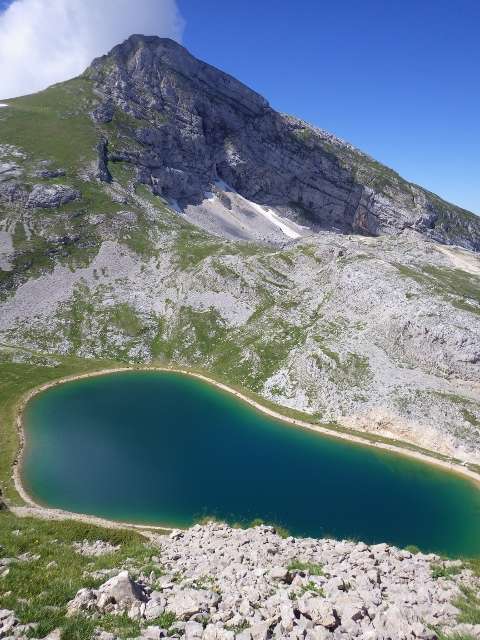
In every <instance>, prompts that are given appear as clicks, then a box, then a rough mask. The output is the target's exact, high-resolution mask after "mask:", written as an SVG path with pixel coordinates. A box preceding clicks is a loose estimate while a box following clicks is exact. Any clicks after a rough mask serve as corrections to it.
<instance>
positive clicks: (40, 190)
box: [27, 184, 80, 209]
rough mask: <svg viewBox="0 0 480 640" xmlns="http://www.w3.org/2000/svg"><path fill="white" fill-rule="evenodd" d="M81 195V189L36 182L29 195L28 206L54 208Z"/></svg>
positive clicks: (31, 207)
mask: <svg viewBox="0 0 480 640" xmlns="http://www.w3.org/2000/svg"><path fill="white" fill-rule="evenodd" d="M79 197H80V193H79V191H77V190H76V189H72V187H68V186H66V185H63V184H48V185H47V184H36V185H34V187H33V189H32V191H31V193H30V195H29V196H28V199H27V207H29V208H30V209H33V208H42V209H53V208H56V207H59V206H61V205H62V204H66V203H67V202H72V200H77V199H78V198H79Z"/></svg>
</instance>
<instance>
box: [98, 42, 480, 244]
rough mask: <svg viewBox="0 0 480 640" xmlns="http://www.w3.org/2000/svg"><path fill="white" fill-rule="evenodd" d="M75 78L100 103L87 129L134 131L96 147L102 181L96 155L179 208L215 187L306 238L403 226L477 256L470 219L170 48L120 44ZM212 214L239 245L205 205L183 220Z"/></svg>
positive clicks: (477, 231)
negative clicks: (117, 123)
mask: <svg viewBox="0 0 480 640" xmlns="http://www.w3.org/2000/svg"><path fill="white" fill-rule="evenodd" d="M86 77H87V78H89V79H90V80H91V81H93V83H94V86H95V92H96V94H97V96H98V97H99V100H100V102H99V104H98V105H97V106H96V107H95V109H94V111H93V114H92V116H93V118H94V119H95V121H96V122H98V123H101V124H106V123H109V122H112V120H113V119H114V118H115V117H117V118H118V117H121V118H123V119H125V118H131V120H132V121H133V123H134V125H135V126H134V127H133V128H132V130H131V136H130V137H127V136H123V137H121V138H113V137H109V139H108V142H107V143H106V144H108V152H106V144H105V145H102V146H101V149H100V157H99V166H100V169H99V174H98V175H99V177H100V178H101V179H103V180H105V179H108V175H106V174H105V172H104V171H103V170H102V169H101V167H102V166H103V164H104V162H105V159H104V157H105V153H108V159H109V160H111V161H114V162H115V161H124V162H125V161H126V162H128V163H130V164H131V165H132V166H134V167H135V170H136V180H137V181H138V182H140V183H144V184H147V185H149V186H151V187H152V188H153V191H154V193H156V194H159V195H161V196H163V197H165V198H166V199H167V200H169V201H170V202H176V203H178V205H179V206H180V208H181V209H182V210H185V209H186V208H188V205H201V204H202V203H204V202H205V200H208V199H209V200H212V198H211V194H212V193H218V191H219V190H220V192H223V194H225V191H226V192H227V195H226V204H225V195H223V200H224V205H225V207H226V209H227V210H229V211H230V212H231V211H232V208H233V209H236V210H237V213H238V209H239V208H240V209H242V207H243V208H245V203H241V205H240V206H239V205H238V203H236V204H235V203H233V204H232V201H231V197H229V195H228V193H229V192H230V193H231V192H238V193H239V194H240V195H241V196H243V197H244V198H246V199H247V200H249V201H253V202H254V203H257V204H260V205H263V206H264V207H268V208H273V210H274V212H275V213H277V214H278V213H279V214H281V215H282V216H286V217H287V218H288V219H291V220H293V221H294V222H297V223H300V225H301V226H302V227H308V229H309V230H312V231H317V230H320V229H328V230H335V231H340V232H342V233H351V232H354V233H362V234H368V235H379V234H396V233H398V232H400V231H402V230H403V229H406V228H413V229H415V230H417V231H420V232H421V233H422V234H425V235H427V236H429V237H431V238H434V239H436V240H438V241H440V242H444V243H449V244H452V243H453V244H459V245H461V246H463V247H467V248H470V249H474V250H478V249H479V248H480V220H479V219H478V218H477V217H476V216H474V215H473V214H469V213H468V212H465V211H463V210H461V209H459V208H458V207H455V206H453V205H450V204H448V203H446V202H444V201H442V200H441V199H440V198H438V197H437V196H435V195H433V194H430V193H428V192H427V191H425V190H424V189H422V188H420V187H417V186H416V185H413V184H410V183H408V182H406V181H405V180H403V179H402V178H400V176H398V175H397V174H395V172H393V171H391V170H390V169H388V168H387V167H384V166H382V165H380V164H379V163H377V162H375V161H374V160H373V159H371V158H370V157H368V156H366V155H365V154H363V153H361V152H360V151H358V150H356V149H355V148H353V147H352V146H351V145H349V144H347V143H345V142H342V141H341V140H339V139H337V138H335V137H334V136H332V135H329V134H327V133H326V132H324V131H321V130H318V129H315V128H313V127H311V126H310V125H308V124H307V123H304V122H302V121H300V120H297V119H295V118H293V117H289V116H286V115H283V114H280V113H277V112H276V111H274V110H273V109H272V108H271V107H270V106H269V105H268V103H267V102H266V101H265V99H264V98H262V97H261V96H259V95H258V94H256V93H255V92H253V91H251V90H250V89H248V88H247V87H246V86H244V85H243V84H241V83H240V82H238V81H237V80H235V79H234V78H232V77H231V76H228V75H226V74H225V73H222V72H221V71H219V70H217V69H215V68H214V67H211V66H210V65H208V64H205V63H203V62H200V61H199V60H197V59H195V58H194V57H193V56H192V55H190V54H189V53H188V51H186V50H185V49H184V48H183V47H181V46H180V45H178V44H177V43H175V42H173V41H171V40H166V39H160V38H157V37H144V36H132V37H130V38H129V39H128V40H127V41H126V42H124V43H123V44H121V45H119V46H117V47H115V48H114V49H113V50H112V51H111V52H110V53H109V54H108V55H107V56H104V57H102V58H99V59H97V60H95V61H94V62H93V64H92V65H91V67H90V68H89V69H88V70H87V72H86ZM219 187H220V189H219ZM219 196H220V198H222V193H220V194H219ZM207 209H208V208H207ZM212 216H214V217H215V216H216V217H217V218H219V219H218V220H217V222H218V226H217V232H219V233H220V234H222V231H223V235H227V236H228V235H230V236H232V235H233V237H235V230H236V233H237V235H239V237H242V233H241V232H240V229H241V228H242V224H241V221H240V223H238V224H234V225H233V227H234V229H233V230H232V228H228V225H226V224H225V216H223V217H222V216H220V214H219V212H218V211H216V212H214V213H212V211H211V207H210V209H208V210H207V211H203V218H204V220H203V221H202V219H201V218H200V219H199V218H198V216H197V217H196V220H195V221H196V222H197V223H199V224H200V225H202V222H203V223H204V224H205V218H209V217H210V218H211V217H212ZM230 217H232V214H231V215H230ZM247 217H248V216H247ZM220 218H221V219H220ZM212 225H213V228H214V227H215V223H214V222H213V223H212V222H211V223H210V226H209V228H210V230H213V229H212ZM231 226H232V225H231ZM225 227H227V230H226V233H225ZM296 231H297V233H298V232H299V230H298V229H297V230H296ZM243 235H244V234H243ZM254 235H255V233H254ZM287 235H288V234H287ZM299 235H303V233H302V232H300V233H299ZM247 237H248V235H247ZM291 237H292V236H291Z"/></svg>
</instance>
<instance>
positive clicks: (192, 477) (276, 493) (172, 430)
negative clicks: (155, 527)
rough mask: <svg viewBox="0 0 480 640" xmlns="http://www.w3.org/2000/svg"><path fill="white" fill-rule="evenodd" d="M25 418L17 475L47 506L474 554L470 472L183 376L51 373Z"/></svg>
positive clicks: (478, 537)
mask: <svg viewBox="0 0 480 640" xmlns="http://www.w3.org/2000/svg"><path fill="white" fill-rule="evenodd" d="M25 429H26V434H27V446H26V451H25V460H24V469H23V471H24V480H25V484H26V486H27V488H28V489H29V491H30V492H31V494H32V495H33V496H34V497H35V498H36V499H37V500H39V501H41V502H42V503H44V504H46V505H49V506H52V507H60V508H63V509H68V510H71V511H77V512H82V513H89V514H95V515H98V516H104V517H108V518H114V519H119V520H128V521H136V522H148V523H152V524H153V523H156V524H164V525H171V526H188V525H190V524H192V523H193V522H194V521H195V520H196V519H198V518H200V517H202V516H204V515H215V516H216V517H218V518H220V519H225V520H227V521H229V522H232V523H233V522H240V523H248V522H250V521H251V520H253V519H254V518H261V519H263V520H264V521H267V522H273V523H277V524H281V525H283V526H285V527H287V528H288V529H289V531H290V532H291V533H292V534H295V535H312V536H316V537H319V536H325V535H330V536H335V537H337V538H343V537H348V538H356V539H361V540H364V541H366V542H369V543H374V542H390V543H394V544H396V545H399V546H406V545H409V544H415V545H417V546H419V547H420V548H421V549H424V550H428V551H436V552H443V553H448V554H452V555H460V554H462V555H480V491H478V490H477V489H476V488H475V487H474V486H473V485H472V484H471V483H469V482H468V481H466V480H463V479H462V478H460V477H457V476H455V475H452V474H449V473H446V472H443V471H440V470H437V469H435V468H433V467H430V466H428V465H424V464H421V463H419V462H416V461H414V460H409V459H407V458H403V457H401V456H395V455H393V454H389V453H384V452H381V451H376V450H374V449H372V448H369V447H363V446H357V445H353V444H350V443H345V442H342V441H339V440H335V439H333V438H326V437H323V436H319V435H318V434H315V433H312V432H310V431H307V430H302V429H299V428H295V427H291V426H289V425H287V424H286V423H282V422H280V421H277V420H275V419H272V418H269V417H268V416H266V415H263V414H261V413H260V412H257V411H255V409H253V408H252V407H250V406H249V405H247V404H246V403H243V402H242V401H240V400H238V399H237V398H235V397H234V396H232V395H230V394H228V393H225V392H222V391H220V390H218V389H217V388H215V387H213V386H211V385H208V384H206V383H203V382H202V381H200V380H198V379H195V378H192V377H189V376H184V375H181V374H174V373H152V372H128V373H121V374H112V375H108V376H102V377H97V378H89V379H84V380H77V381H75V382H70V383H68V384H64V385H59V386H57V387H55V388H52V389H49V390H48V391H46V392H45V393H42V394H40V395H38V396H37V397H35V398H34V399H33V400H32V401H31V402H30V403H29V404H28V406H27V410H26V413H25Z"/></svg>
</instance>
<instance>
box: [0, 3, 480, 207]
mask: <svg viewBox="0 0 480 640" xmlns="http://www.w3.org/2000/svg"><path fill="white" fill-rule="evenodd" d="M17 1H18V2H22V3H23V4H24V5H25V11H24V14H22V21H23V19H24V18H25V19H26V20H28V19H30V21H31V22H32V33H34V34H35V33H37V32H39V22H41V20H40V17H41V14H39V13H36V14H34V13H33V11H31V10H30V9H29V8H28V7H33V6H37V10H38V6H39V5H38V2H36V1H35V2H33V0H17ZM40 1H41V2H43V3H44V4H45V7H50V8H51V7H52V6H56V7H57V10H58V12H59V15H61V13H62V10H63V7H64V4H65V6H67V7H69V9H71V10H72V8H73V7H74V5H75V6H76V7H77V9H78V7H82V8H83V10H84V13H85V11H87V15H88V7H92V18H91V22H92V24H91V25H89V28H88V29H87V30H86V32H88V33H90V32H94V31H95V30H98V31H99V33H98V34H97V42H96V44H95V46H98V47H99V48H100V50H101V51H103V50H104V49H105V50H106V49H108V48H109V47H110V43H108V44H107V43H105V46H104V45H103V41H104V39H105V38H106V37H107V36H109V37H110V38H113V39H114V41H116V40H117V39H123V37H124V34H125V33H128V32H129V31H130V30H138V29H143V27H142V26H138V25H145V24H146V25H148V28H150V25H151V32H152V33H161V34H162V35H163V34H165V33H167V34H169V33H177V32H178V29H177V27H176V26H175V25H174V24H173V22H172V18H171V11H170V14H169V15H170V22H169V23H168V20H169V19H168V17H167V9H166V7H167V4H168V5H174V0H142V1H141V2H140V0H121V2H120V0H109V2H108V3H107V1H106V0H101V3H100V4H97V2H98V0H40ZM130 1H131V3H132V6H130V5H129V2H130ZM10 2H11V0H0V18H1V15H2V14H1V10H2V8H5V7H6V6H8V5H9V4H10ZM112 3H113V4H114V5H115V7H117V8H118V11H116V12H115V15H113V14H112V12H111V11H110V10H109V9H108V6H110V5H112ZM177 4H178V6H179V9H180V12H181V14H182V16H183V18H184V19H185V29H184V33H183V43H184V44H185V45H186V46H187V47H188V48H189V49H190V50H191V51H192V53H193V54H194V55H196V56H198V57H200V58H202V59H203V60H206V61H207V62H210V63H211V64H213V65H215V66H217V67H220V68H222V69H224V70H225V71H227V72H229V73H231V74H232V75H234V76H236V77H237V78H239V79H240V80H242V81H243V82H245V83H246V84H247V85H249V86H251V87H252V88H253V89H255V90H257V91H258V92H259V93H261V94H263V95H264V96H265V97H266V98H267V99H268V100H269V101H270V103H271V104H272V106H273V107H275V108H276V109H279V110H281V111H285V112H287V113H292V114H294V115H297V116H299V117H301V118H303V119H305V120H307V121H309V122H312V123H313V124H315V125H317V126H320V127H323V128H324V129H327V130H329V131H331V132H333V133H335V134H337V135H338V136H340V137H342V138H345V139H346V140H348V141H350V142H352V143H353V144H355V145H356V146H357V147H359V148H360V149H362V150H364V151H366V152H367V153H369V154H370V155H372V156H373V157H375V158H376V159H377V160H379V161H381V162H383V163H385V164H387V165H388V166H390V167H392V168H393V169H395V170H396V171H398V172H399V173H400V174H401V175H403V176H404V177H405V178H407V179H409V180H412V181H413V182H416V183H418V184H420V185H422V186H424V187H426V188H428V189H430V190H431V191H434V192H436V193H438V194H440V195H441V196H443V197H444V198H446V199H447V200H450V201H452V202H455V203H457V204H459V205H461V206H463V207H465V208H467V209H470V210H471V211H474V212H476V213H478V214H480V117H479V116H480V82H479V70H480V35H479V34H480V0H297V1H296V2H294V1H293V0H257V1H256V2H254V1H253V0H246V1H243V2H240V1H236V2H221V1H220V0H177ZM121 5H123V7H124V9H123V11H124V13H125V16H124V19H123V23H124V24H123V26H122V25H121V22H122V17H121V16H120V17H118V16H117V15H116V14H118V13H121V11H120V6H121ZM102 7H103V9H104V13H105V16H104V20H105V21H106V22H107V23H108V21H109V16H110V22H111V25H108V24H107V26H106V27H105V28H104V27H103V22H104V21H100V22H102V29H103V30H100V28H99V26H98V23H99V21H98V18H97V17H95V16H94V15H93V8H94V9H95V10H97V11H98V10H100V8H102ZM125 7H128V10H127V9H126V8H125ZM141 7H143V9H141ZM147 7H148V11H147ZM162 7H163V9H162ZM132 8H134V9H135V12H136V13H137V14H138V12H139V11H144V12H145V15H144V16H143V18H144V19H143V22H142V17H141V16H140V17H136V18H135V24H134V23H133V21H132V17H131V15H127V13H128V11H130V14H131V12H132ZM40 11H41V9H40ZM48 15H49V14H48V12H47V11H46V10H45V11H44V18H45V19H44V22H46V23H47V27H48V25H49V24H50V23H51V22H56V21H55V20H52V19H50V18H49V17H48ZM153 16H154V17H155V19H152V17H153ZM117 18H118V24H114V23H115V20H116V19H117ZM84 19H85V18H84ZM167 23H168V24H167ZM0 26H1V25H0ZM43 28H44V29H46V30H45V35H46V37H45V39H44V41H45V43H46V44H42V45H41V46H40V45H38V43H37V45H38V46H39V47H40V50H35V51H33V50H32V49H34V47H33V46H30V45H29V44H28V43H26V44H25V43H24V44H25V46H24V49H25V52H24V60H23V62H24V72H25V73H17V67H16V66H15V65H9V64H7V65H6V67H5V70H6V69H8V68H9V69H10V71H11V73H10V75H11V76H12V79H13V80H16V79H18V78H20V79H21V78H23V77H25V83H26V85H27V86H28V82H29V81H28V79H27V74H28V73H30V75H32V74H33V75H32V77H37V78H38V77H39V76H40V75H41V74H42V73H43V74H44V75H45V78H49V77H50V76H49V73H50V70H49V69H48V64H47V63H48V62H49V61H50V63H51V64H52V65H53V66H55V65H56V63H57V61H58V58H59V57H63V58H64V60H65V64H64V67H65V69H70V68H71V67H70V66H69V65H68V64H67V62H68V60H67V58H68V57H69V56H70V57H71V58H72V59H73V60H75V55H74V54H75V50H74V47H73V44H74V42H73V41H74V39H75V36H76V34H73V33H72V34H69V35H68V37H66V36H65V34H63V40H62V43H63V45H65V42H68V43H71V45H69V47H68V50H65V51H64V53H63V56H62V55H55V54H54V53H51V52H52V51H55V49H50V52H49V53H48V54H47V49H46V46H47V44H48V45H50V43H51V41H53V40H54V39H55V37H57V36H58V37H59V38H60V39H61V37H62V34H58V33H57V31H58V30H59V28H58V25H57V24H55V25H53V26H52V29H54V32H53V33H52V34H50V35H49V33H48V28H46V27H45V25H43ZM109 28H110V31H111V33H110V34H108V30H109ZM104 31H105V32H107V36H106V35H105V33H104ZM118 33H122V34H123V35H122V37H121V38H120V36H119V35H118ZM9 34H10V38H11V40H10V42H11V43H12V45H16V43H18V42H19V38H18V37H16V32H15V29H13V31H12V29H10V32H9ZM0 35H1V34H0ZM20 39H21V38H20ZM76 44H77V45H78V46H80V47H81V46H82V44H83V43H82V42H77V43H76ZM4 45H5V46H4V55H7V53H6V52H7V45H6V38H4ZM38 46H37V48H38ZM42 47H43V49H42ZM1 48H2V43H1V42H0V52H1ZM27 49H28V50H27ZM59 50H61V49H59ZM42 53H43V57H42ZM96 55H98V53H97V54H96ZM0 57H1V55H0ZM90 57H93V55H91V56H89V58H90ZM87 63H88V62H86V63H85V64H87ZM72 64H73V63H72ZM1 65H2V60H0V68H1ZM32 65H33V66H32ZM35 65H36V66H35ZM79 71H80V70H78V71H77V72H79ZM65 73H67V71H65ZM68 73H69V75H76V73H73V72H70V71H68ZM6 75H7V73H4V74H3V80H4V84H5V81H6ZM58 79H62V78H58ZM1 81H2V77H1V73H0V85H1ZM55 81H57V79H55ZM42 82H43V80H42ZM51 83H52V80H50V81H49V82H48V84H51ZM45 86H46V81H45ZM29 88H30V91H32V90H38V89H37V88H36V89H32V88H31V87H29ZM0 89H1V86H0ZM12 91H13V89H12ZM24 92H26V91H24ZM0 93H2V91H0ZM4 93H5V95H0V98H2V97H8V96H9V95H18V93H12V92H9V91H7V90H5V92H4Z"/></svg>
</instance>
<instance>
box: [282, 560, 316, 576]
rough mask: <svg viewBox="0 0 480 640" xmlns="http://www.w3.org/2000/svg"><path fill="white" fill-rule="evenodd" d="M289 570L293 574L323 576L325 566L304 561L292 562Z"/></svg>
mask: <svg viewBox="0 0 480 640" xmlns="http://www.w3.org/2000/svg"><path fill="white" fill-rule="evenodd" d="M287 568H288V570H289V571H292V572H296V571H298V572H303V573H309V574H310V575H311V576H323V575H324V572H323V565H321V564H315V563H314V562H303V561H302V560H292V562H291V563H290V564H289V565H288V567H287Z"/></svg>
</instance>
